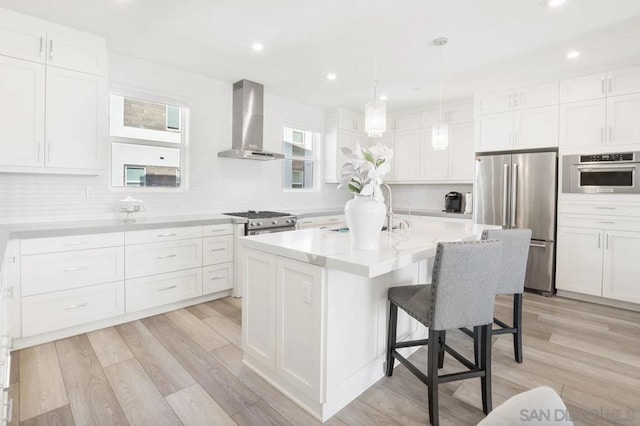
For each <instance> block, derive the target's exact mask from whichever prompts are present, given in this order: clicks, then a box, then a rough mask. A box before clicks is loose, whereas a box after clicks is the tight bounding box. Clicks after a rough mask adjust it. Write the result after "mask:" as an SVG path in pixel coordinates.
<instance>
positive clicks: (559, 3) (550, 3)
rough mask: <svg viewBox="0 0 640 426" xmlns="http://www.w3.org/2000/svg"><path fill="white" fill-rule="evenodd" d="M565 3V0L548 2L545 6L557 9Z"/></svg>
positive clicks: (550, 0)
mask: <svg viewBox="0 0 640 426" xmlns="http://www.w3.org/2000/svg"><path fill="white" fill-rule="evenodd" d="M566 2H567V0H549V1H548V2H547V4H548V5H549V7H559V6H562V5H563V4H565V3H566Z"/></svg>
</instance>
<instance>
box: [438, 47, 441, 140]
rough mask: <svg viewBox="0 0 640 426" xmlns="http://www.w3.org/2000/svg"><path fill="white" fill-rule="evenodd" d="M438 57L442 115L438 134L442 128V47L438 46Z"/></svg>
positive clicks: (439, 117)
mask: <svg viewBox="0 0 640 426" xmlns="http://www.w3.org/2000/svg"><path fill="white" fill-rule="evenodd" d="M438 56H439V62H440V65H439V72H440V77H439V82H438V85H439V86H440V87H439V103H440V114H439V115H438V132H439V131H440V126H442V46H438Z"/></svg>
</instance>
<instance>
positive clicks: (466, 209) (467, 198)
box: [464, 192, 473, 214]
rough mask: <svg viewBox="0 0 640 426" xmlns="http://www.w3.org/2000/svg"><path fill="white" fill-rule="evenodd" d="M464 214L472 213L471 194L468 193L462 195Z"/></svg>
mask: <svg viewBox="0 0 640 426" xmlns="http://www.w3.org/2000/svg"><path fill="white" fill-rule="evenodd" d="M464 212H465V214H471V213H472V212H473V194H472V193H470V192H467V193H466V194H464Z"/></svg>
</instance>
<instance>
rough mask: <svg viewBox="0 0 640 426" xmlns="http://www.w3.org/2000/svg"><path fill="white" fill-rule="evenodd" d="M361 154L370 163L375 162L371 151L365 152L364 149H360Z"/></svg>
mask: <svg viewBox="0 0 640 426" xmlns="http://www.w3.org/2000/svg"><path fill="white" fill-rule="evenodd" d="M362 154H363V155H364V158H365V159H366V160H367V161H368V162H370V163H371V164H376V160H374V158H373V155H371V153H369V152H366V151H362Z"/></svg>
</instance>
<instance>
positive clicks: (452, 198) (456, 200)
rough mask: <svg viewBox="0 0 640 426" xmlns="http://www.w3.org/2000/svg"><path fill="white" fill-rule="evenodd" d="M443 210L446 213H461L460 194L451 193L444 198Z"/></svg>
mask: <svg viewBox="0 0 640 426" xmlns="http://www.w3.org/2000/svg"><path fill="white" fill-rule="evenodd" d="M444 210H445V211H446V212H447V213H461V212H462V194H461V193H459V192H455V191H451V192H449V193H447V195H445V196H444Z"/></svg>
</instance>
